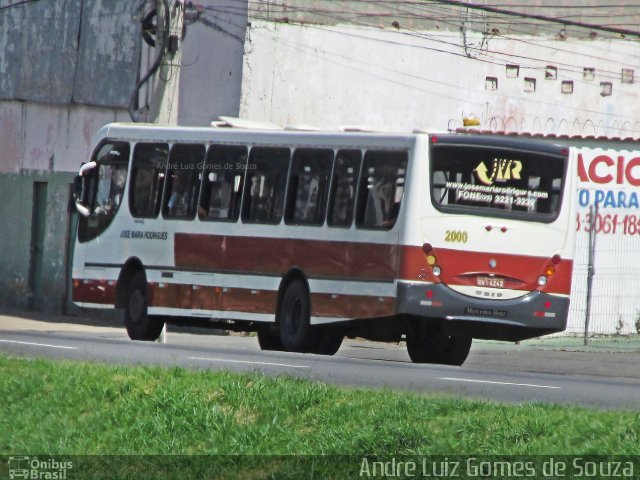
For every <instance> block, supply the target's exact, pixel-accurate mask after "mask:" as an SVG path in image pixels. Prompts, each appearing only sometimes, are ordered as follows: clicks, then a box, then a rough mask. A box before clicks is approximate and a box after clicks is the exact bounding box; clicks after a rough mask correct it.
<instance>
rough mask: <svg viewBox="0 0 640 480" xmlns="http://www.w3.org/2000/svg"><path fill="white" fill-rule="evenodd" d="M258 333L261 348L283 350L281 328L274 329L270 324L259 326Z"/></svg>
mask: <svg viewBox="0 0 640 480" xmlns="http://www.w3.org/2000/svg"><path fill="white" fill-rule="evenodd" d="M256 333H257V335H258V345H260V350H275V351H282V350H283V347H282V341H281V340H280V332H279V330H275V331H274V330H273V329H272V328H271V326H270V325H269V326H264V327H260V328H258V330H257V332H256Z"/></svg>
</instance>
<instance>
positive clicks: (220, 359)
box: [189, 357, 311, 368]
mask: <svg viewBox="0 0 640 480" xmlns="http://www.w3.org/2000/svg"><path fill="white" fill-rule="evenodd" d="M189 359H190V360H204V361H206V362H227V363H246V364H250V365H269V366H275V367H289V368H311V367H310V366H308V365H290V364H288V363H271V362H251V361H249V360H229V359H226V358H206V357H189Z"/></svg>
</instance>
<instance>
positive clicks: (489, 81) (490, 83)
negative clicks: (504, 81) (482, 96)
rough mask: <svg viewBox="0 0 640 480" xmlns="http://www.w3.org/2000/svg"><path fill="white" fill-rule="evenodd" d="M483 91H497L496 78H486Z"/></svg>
mask: <svg viewBox="0 0 640 480" xmlns="http://www.w3.org/2000/svg"><path fill="white" fill-rule="evenodd" d="M484 89H485V90H498V79H497V78H496V77H487V78H485V80H484Z"/></svg>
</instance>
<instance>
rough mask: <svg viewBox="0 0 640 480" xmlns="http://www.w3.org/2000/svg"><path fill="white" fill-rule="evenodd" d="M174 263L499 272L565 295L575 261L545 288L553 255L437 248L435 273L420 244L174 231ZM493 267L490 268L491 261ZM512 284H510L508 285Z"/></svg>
mask: <svg viewBox="0 0 640 480" xmlns="http://www.w3.org/2000/svg"><path fill="white" fill-rule="evenodd" d="M174 253H175V264H176V267H178V268H183V269H210V270H217V271H222V272H224V271H227V272H230V273H238V272H243V273H244V272H246V273H247V274H253V275H261V274H262V275H282V274H283V273H284V272H286V271H287V270H289V269H290V268H292V267H294V266H295V267H298V268H300V269H301V270H302V271H303V272H304V274H305V275H307V276H308V277H315V278H318V277H321V278H322V277H324V278H329V279H336V280H341V279H345V280H364V281H366V280H370V281H376V280H378V281H379V280H386V281H393V280H395V279H400V280H408V281H426V282H433V283H439V282H443V283H445V284H447V285H469V286H477V285H476V282H477V278H476V277H477V276H481V275H489V274H496V275H497V276H503V277H504V278H505V279H506V280H507V281H506V285H505V286H506V287H513V288H516V289H518V290H526V291H533V290H536V289H540V290H542V291H545V292H547V293H556V294H564V295H568V294H569V293H570V291H571V271H572V267H573V262H572V261H571V260H563V261H562V262H561V263H560V264H559V265H556V266H555V268H556V273H555V274H554V275H553V276H551V277H550V278H549V282H548V283H547V285H546V287H544V288H540V287H539V286H538V283H537V282H538V277H540V276H541V275H543V274H544V272H545V269H546V268H547V266H549V265H550V264H551V259H550V258H546V257H534V256H526V255H514V254H502V253H491V252H489V253H487V252H469V251H463V250H453V249H447V248H435V249H434V250H433V251H432V252H431V254H433V255H435V256H436V259H437V265H438V266H439V267H440V268H441V269H442V274H441V275H440V276H439V277H436V276H434V275H433V273H432V270H431V268H430V267H429V266H428V265H427V262H426V256H425V254H424V252H423V251H422V248H421V247H419V246H402V247H399V246H397V245H387V244H377V243H358V242H336V241H321V240H296V239H280V238H264V237H233V236H223V235H206V234H187V233H177V234H176V235H175V241H174ZM492 259H493V260H496V262H497V267H496V268H495V269H491V268H490V266H489V261H490V260H492ZM510 282H511V283H510Z"/></svg>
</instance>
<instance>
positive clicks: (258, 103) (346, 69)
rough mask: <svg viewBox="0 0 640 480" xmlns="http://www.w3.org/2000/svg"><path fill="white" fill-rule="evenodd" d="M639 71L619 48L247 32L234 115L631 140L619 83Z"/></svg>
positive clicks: (262, 25) (629, 53) (316, 28)
mask: <svg viewBox="0 0 640 480" xmlns="http://www.w3.org/2000/svg"><path fill="white" fill-rule="evenodd" d="M465 44H466V48H465V46H464V45H465ZM467 54H469V55H470V56H471V57H472V58H469V57H467ZM637 59H638V54H637V44H636V43H635V42H633V41H626V40H582V41H578V40H575V41H573V40H571V39H567V40H558V39H557V38H555V37H551V38H549V37H544V38H543V37H510V38H509V39H506V38H505V37H502V36H491V35H488V36H486V35H485V36H483V35H481V34H477V33H475V34H472V33H467V35H466V40H465V39H463V36H462V34H460V33H457V32H438V31H430V32H415V31H409V30H407V31H403V30H402V29H400V30H398V31H396V30H393V29H391V30H389V29H386V30H382V29H379V28H374V27H370V28H367V27H353V26H322V25H311V24H308V25H292V24H282V23H280V24H276V23H272V22H265V21H260V20H253V21H252V23H251V28H250V29H248V31H247V43H246V45H245V58H244V71H243V79H242V102H241V110H240V114H241V116H243V117H248V118H250V119H254V120H265V121H272V122H275V123H278V124H283V125H286V124H299V123H304V124H313V125H317V126H321V127H335V126H337V125H342V124H358V125H370V126H375V127H378V128H382V129H391V130H411V129H414V128H417V127H420V128H423V127H427V128H436V129H446V128H448V127H457V126H460V125H461V122H462V117H463V116H469V115H475V116H477V117H478V118H480V119H481V121H482V124H481V127H482V128H491V129H494V130H509V131H530V132H542V133H558V134H564V133H569V134H597V135H613V136H639V135H640V101H638V100H640V98H638V97H639V95H640V88H639V86H638V83H634V84H622V83H621V81H620V77H621V69H622V68H633V67H634V64H636V63H639V62H637ZM507 63H514V64H519V66H520V70H519V76H518V78H507V75H506V67H505V64H507ZM547 65H554V66H556V67H557V72H558V78H557V79H556V80H546V79H545V67H546V66H547ZM585 67H587V68H589V67H590V68H595V69H596V76H595V79H594V80H591V81H588V80H584V79H583V69H584V68H585ZM635 73H636V81H638V76H640V71H638V72H635ZM487 76H492V77H496V78H497V79H498V90H497V91H488V90H486V89H485V79H486V77H487ZM525 77H530V78H535V79H536V91H535V92H532V93H527V92H524V78H525ZM562 80H572V81H573V82H574V93H573V94H563V93H561V81H562ZM602 81H610V82H612V84H613V95H612V96H610V97H602V96H601V95H600V82H602ZM623 129H625V130H623Z"/></svg>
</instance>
